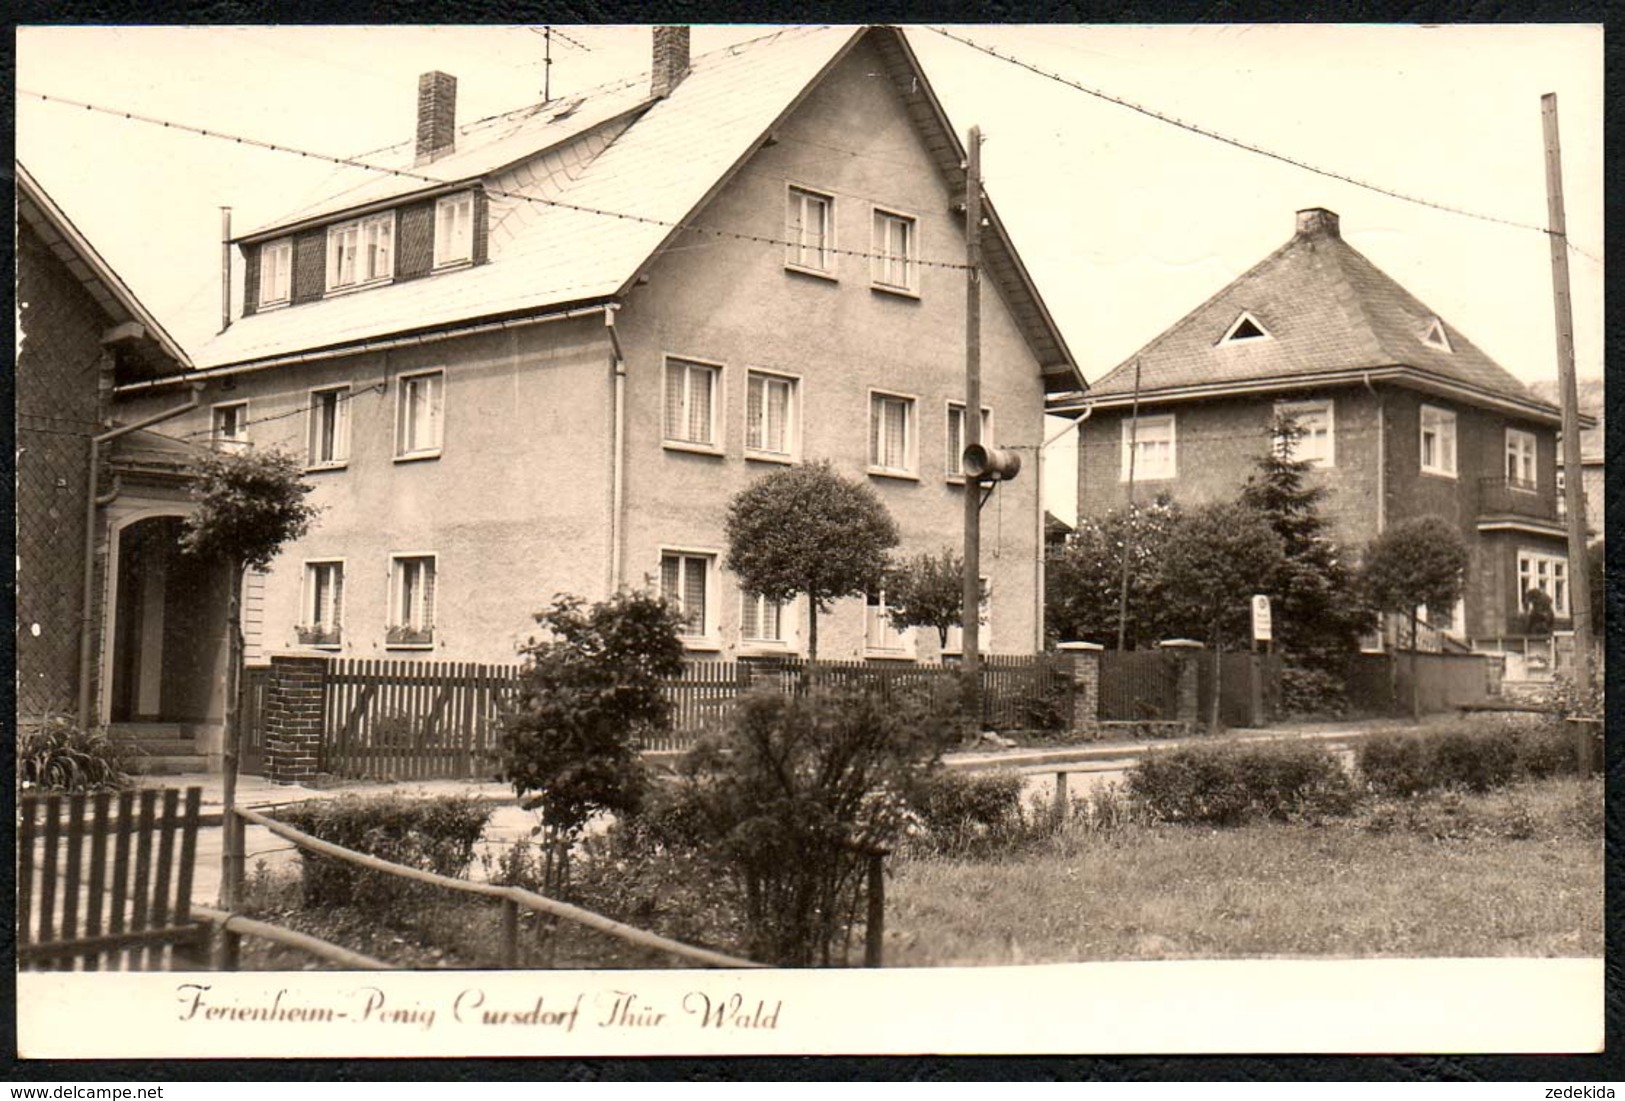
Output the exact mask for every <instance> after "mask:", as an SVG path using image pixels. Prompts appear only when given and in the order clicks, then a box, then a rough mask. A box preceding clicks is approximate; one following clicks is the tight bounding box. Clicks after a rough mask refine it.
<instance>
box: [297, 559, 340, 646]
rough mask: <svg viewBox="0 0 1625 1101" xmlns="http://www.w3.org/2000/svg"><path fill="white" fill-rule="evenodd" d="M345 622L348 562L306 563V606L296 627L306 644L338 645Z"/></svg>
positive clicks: (302, 643) (300, 637) (301, 640)
mask: <svg viewBox="0 0 1625 1101" xmlns="http://www.w3.org/2000/svg"><path fill="white" fill-rule="evenodd" d="M343 624H344V563H343V562H306V563H305V592H304V609H303V611H302V615H301V624H300V626H299V627H298V628H296V633H297V634H298V636H299V643H300V645H302V646H337V645H338V644H339V643H340V641H342V638H343V636H342V630H343Z"/></svg>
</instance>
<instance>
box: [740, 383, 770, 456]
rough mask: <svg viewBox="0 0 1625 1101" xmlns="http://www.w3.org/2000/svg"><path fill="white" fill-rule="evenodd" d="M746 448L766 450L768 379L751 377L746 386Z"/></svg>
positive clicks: (767, 437)
mask: <svg viewBox="0 0 1625 1101" xmlns="http://www.w3.org/2000/svg"><path fill="white" fill-rule="evenodd" d="M745 390H746V392H745V446H746V447H752V448H756V449H757V450H765V449H766V447H767V440H768V439H769V438H770V437H769V434H768V431H767V379H765V378H763V377H762V376H761V375H752V376H750V381H749V382H747V383H746V386H745Z"/></svg>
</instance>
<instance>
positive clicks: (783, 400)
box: [745, 371, 796, 459]
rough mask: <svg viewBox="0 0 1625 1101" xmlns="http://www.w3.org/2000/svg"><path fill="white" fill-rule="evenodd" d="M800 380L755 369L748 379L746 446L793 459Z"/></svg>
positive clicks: (777, 456)
mask: <svg viewBox="0 0 1625 1101" xmlns="http://www.w3.org/2000/svg"><path fill="white" fill-rule="evenodd" d="M795 417H796V380H795V379H793V378H788V377H786V376H784V375H770V374H767V373H766V372H763V371H751V372H750V373H749V374H748V375H746V380H745V450H747V451H754V452H757V453H758V454H760V455H762V456H767V457H772V458H778V459H789V458H791V457H793V456H794V454H795V443H796V438H795V437H796V433H795Z"/></svg>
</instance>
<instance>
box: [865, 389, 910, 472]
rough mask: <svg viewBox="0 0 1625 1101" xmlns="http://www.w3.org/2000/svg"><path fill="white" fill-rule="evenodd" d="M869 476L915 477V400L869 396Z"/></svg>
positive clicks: (890, 396) (894, 396)
mask: <svg viewBox="0 0 1625 1101" xmlns="http://www.w3.org/2000/svg"><path fill="white" fill-rule="evenodd" d="M869 472H870V473H871V474H901V475H907V476H912V475H913V473H914V399H913V398H907V397H900V396H898V395H896V394H870V395H869Z"/></svg>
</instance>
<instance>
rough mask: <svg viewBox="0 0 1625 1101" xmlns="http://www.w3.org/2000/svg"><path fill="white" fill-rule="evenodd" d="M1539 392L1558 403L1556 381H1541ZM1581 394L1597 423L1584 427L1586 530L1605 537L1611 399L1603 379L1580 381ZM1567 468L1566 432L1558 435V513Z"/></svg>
mask: <svg viewBox="0 0 1625 1101" xmlns="http://www.w3.org/2000/svg"><path fill="white" fill-rule="evenodd" d="M1530 389H1531V390H1533V391H1534V392H1535V393H1536V394H1538V395H1540V397H1542V398H1543V399H1545V400H1546V401H1549V402H1552V403H1553V404H1554V405H1555V404H1558V402H1559V398H1558V392H1557V383H1556V381H1547V382H1537V383H1534V384H1533V385H1531V386H1530ZM1578 390H1579V396H1580V403H1579V404H1580V413H1581V415H1582V416H1586V417H1589V418H1591V420H1592V421H1593V422H1594V423H1593V424H1592V426H1591V427H1589V428H1582V429H1581V430H1580V471H1581V479H1582V481H1583V483H1584V485H1583V488H1584V491H1585V499H1586V531H1588V532H1589V533H1590V537H1591V538H1592V539H1594V540H1595V539H1601V538H1603V537H1604V535H1605V531H1604V523H1603V521H1604V520H1605V519H1606V515H1605V514H1606V512H1607V509H1606V508H1605V507H1604V504H1603V502H1604V500H1605V499H1606V497H1607V493H1606V491H1605V486H1606V479H1605V478H1604V476H1603V474H1604V467H1603V453H1604V450H1605V447H1604V445H1605V443H1606V441H1607V438H1608V436H1607V432H1606V431H1605V428H1604V425H1605V423H1606V421H1607V411H1608V410H1607V400H1606V397H1605V392H1604V388H1603V380H1602V379H1600V378H1583V379H1580V380H1579V384H1578ZM1566 474H1567V471H1565V470H1564V466H1563V447H1562V435H1561V434H1559V436H1558V448H1557V485H1558V496H1557V509H1558V515H1559V516H1562V515H1563V514H1564V513H1563V507H1564V505H1563V479H1564V477H1565V476H1566Z"/></svg>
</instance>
